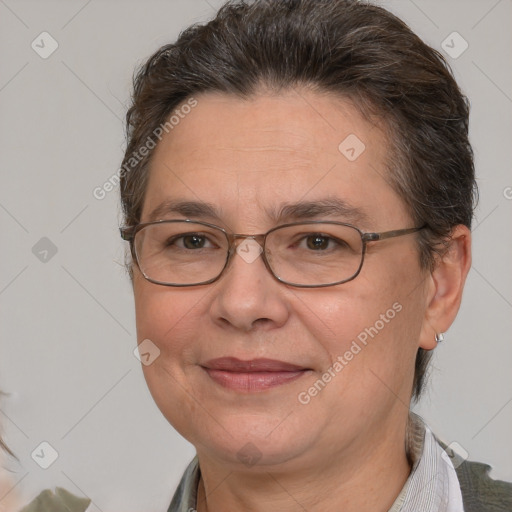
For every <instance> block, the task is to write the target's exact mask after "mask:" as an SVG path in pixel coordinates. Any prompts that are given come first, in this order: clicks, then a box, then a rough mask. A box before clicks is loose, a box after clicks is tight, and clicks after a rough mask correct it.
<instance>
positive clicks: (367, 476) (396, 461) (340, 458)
mask: <svg viewBox="0 0 512 512" xmlns="http://www.w3.org/2000/svg"><path fill="white" fill-rule="evenodd" d="M384 439H386V436H385V434H384V433H383V436H382V437H381V438H380V439H376V441H377V442H375V443H368V444H367V445H366V449H365V450H364V453H362V452H361V451H360V450H359V451H358V450H355V451H354V452H357V453H354V454H346V453H344V454H340V453H330V454H329V455H328V456H326V457H324V458H323V460H321V461H319V463H318V464H316V465H315V464H313V465H311V464H309V465H301V466H299V467H296V468H294V469H290V466H286V468H285V469H283V468H275V467H272V466H267V467H266V468H262V467H260V468H257V469H255V468H256V467H255V466H254V467H253V468H250V469H248V470H242V471H238V470H236V469H235V470H231V471H230V470H227V469H226V467H225V466H224V465H222V464H216V463H215V462H214V461H212V460H210V459H208V457H201V454H198V456H199V462H200V468H201V480H200V482H199V487H198V499H197V512H223V511H226V510H245V511H247V512H273V511H276V512H277V511H279V512H296V511H297V510H307V511H308V512H325V510H343V511H344V512H360V511H361V510H371V511H375V512H387V511H388V510H389V509H390V507H391V506H392V504H393V502H394V501H395V499H396V497H397V496H398V494H399V493H400V491H401V489H402V488H403V486H404V484H405V481H406V480H407V477H408V476H409V473H410V469H411V468H410V466H409V463H408V460H407V455H406V451H405V432H401V434H400V436H396V437H395V439H393V442H392V443H389V442H388V443H386V442H383V440H384ZM387 439H389V438H387ZM378 441H380V443H379V442H378Z"/></svg>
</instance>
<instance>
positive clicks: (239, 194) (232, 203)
mask: <svg viewBox="0 0 512 512" xmlns="http://www.w3.org/2000/svg"><path fill="white" fill-rule="evenodd" d="M195 98H196V100H197V105H196V106H195V107H194V108H193V109H191V111H190V112H189V113H188V114H187V115H184V116H183V117H182V118H181V120H180V122H179V123H178V124H177V125H175V126H174V127H173V129H172V130H170V131H169V133H167V134H165V135H164V137H163V138H162V140H161V142H159V144H158V145H157V147H156V148H155V152H154V154H153V157H152V160H151V165H150V170H149V173H150V175H149V180H148V187H147V191H146V197H145V201H144V209H143V220H147V217H148V215H150V213H151V212H152V211H153V210H154V209H155V208H156V207H158V206H159V204H160V203H162V202H164V201H168V200H169V199H170V200H172V199H179V200H181V201H183V200H185V201H196V202H206V203H209V204H213V205H216V206H217V208H218V209H219V211H221V212H222V214H225V215H227V216H233V215H235V216H237V217H238V218H239V219H240V220H243V219H245V220H247V221H250V222H260V221H261V217H262V216H266V217H269V212H271V211H274V212H275V211H276V209H279V205H283V204H285V203H286V204H287V203H294V202H299V201H307V202H315V201H325V200H327V199H329V200H332V199H341V200H342V201H344V202H346V203H347V204H350V205H352V206H354V207H355V208H358V209H359V210H361V211H362V212H363V213H364V214H365V215H364V216H366V217H367V218H368V219H369V223H371V222H372V220H377V219H378V218H380V219H381V220H385V218H384V219H383V218H382V216H383V215H384V217H386V216H389V217H390V220H391V218H392V217H393V216H395V217H396V216H403V215H404V205H403V203H402V201H401V200H400V198H399V197H398V196H397V195H396V194H395V192H394V190H393V189H392V188H391V186H390V185H389V178H388V171H387V169H386V166H387V160H388V153H387V148H388V143H387V140H386V137H385V135H384V132H383V130H382V129H381V128H380V127H379V126H378V125H377V124H376V123H374V122H372V121H371V120H368V119H365V118H364V117H363V116H362V115H361V114H360V112H359V111H358V110H357V109H356V108H355V107H354V106H353V105H352V104H351V103H350V102H349V101H348V100H346V99H342V98H339V97H334V96H333V95H328V94H319V93H313V92H311V91H308V90H304V89H294V90H289V91H286V92H283V93H280V94H263V93H262V94H258V95H255V96H253V97H251V98H249V99H240V98H237V97H234V96H232V95H224V94H213V93H207V94H202V95H198V96H196V97H195ZM379 204H380V205H381V206H382V208H380V209H379V208H377V206H378V205H379ZM362 227H364V226H362Z"/></svg>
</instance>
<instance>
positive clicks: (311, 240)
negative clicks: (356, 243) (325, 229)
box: [298, 233, 348, 252]
mask: <svg viewBox="0 0 512 512" xmlns="http://www.w3.org/2000/svg"><path fill="white" fill-rule="evenodd" d="M298 247H302V248H307V249H309V250H311V251H317V252H321V251H327V250H331V251H332V250H339V249H344V248H347V247H348V244H347V242H345V241H344V240H342V239H341V238H337V237H333V236H330V235H325V234H323V233H312V234H309V235H306V236H304V238H303V239H302V240H301V241H300V242H299V244H298Z"/></svg>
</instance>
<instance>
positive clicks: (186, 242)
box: [182, 235, 206, 249]
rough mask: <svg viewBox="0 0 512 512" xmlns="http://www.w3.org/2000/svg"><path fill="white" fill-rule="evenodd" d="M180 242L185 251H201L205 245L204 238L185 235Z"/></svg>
mask: <svg viewBox="0 0 512 512" xmlns="http://www.w3.org/2000/svg"><path fill="white" fill-rule="evenodd" d="M182 240H183V246H184V247H185V249H202V248H203V247H204V246H205V243H206V238H205V237H204V236H199V235H187V236H184V237H183V238H182Z"/></svg>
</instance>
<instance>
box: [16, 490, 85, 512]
mask: <svg viewBox="0 0 512 512" xmlns="http://www.w3.org/2000/svg"><path fill="white" fill-rule="evenodd" d="M90 503H91V500H89V499H87V498H79V497H78V496H75V495H73V494H71V493H70V492H68V491H66V489H63V488H62V487H57V488H56V489H55V493H54V492H53V491H51V490H50V489H45V490H44V491H42V492H41V493H40V494H39V495H38V496H37V498H36V499H35V500H34V501H31V502H30V503H29V504H28V505H27V506H25V507H23V508H22V509H21V511H20V512H85V511H86V510H87V507H88V506H89V504H90Z"/></svg>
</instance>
